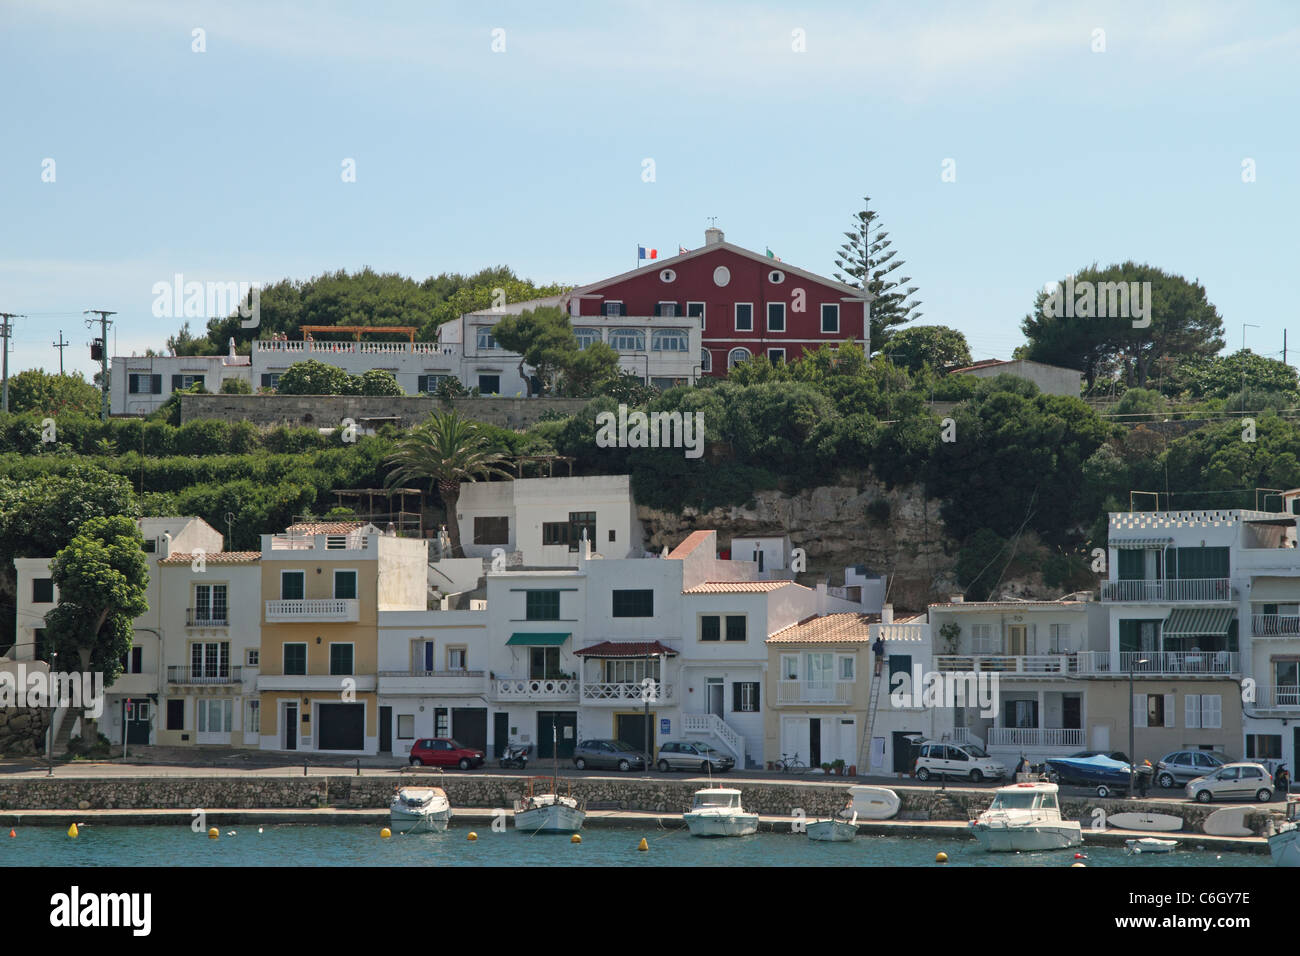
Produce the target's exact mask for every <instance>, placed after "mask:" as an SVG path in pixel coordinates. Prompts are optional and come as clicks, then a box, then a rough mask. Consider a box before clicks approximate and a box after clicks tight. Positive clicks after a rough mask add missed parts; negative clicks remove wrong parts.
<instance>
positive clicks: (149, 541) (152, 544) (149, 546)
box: [140, 538, 158, 554]
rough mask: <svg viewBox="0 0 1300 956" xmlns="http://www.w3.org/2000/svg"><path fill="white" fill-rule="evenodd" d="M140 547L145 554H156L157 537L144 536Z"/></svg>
mask: <svg viewBox="0 0 1300 956" xmlns="http://www.w3.org/2000/svg"><path fill="white" fill-rule="evenodd" d="M140 547H141V548H142V549H144V553H145V554H157V553H158V539H157V538H146V539H145V540H144V543H143V544H141V545H140Z"/></svg>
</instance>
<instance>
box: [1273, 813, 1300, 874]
mask: <svg viewBox="0 0 1300 956" xmlns="http://www.w3.org/2000/svg"><path fill="white" fill-rule="evenodd" d="M1298 817H1300V801H1298V800H1288V801H1287V804H1286V822H1285V823H1283V824H1282V825H1281V826H1279V827H1278V828H1277V830H1276V831H1274V832H1273V833H1271V834H1270V835H1269V838H1268V854H1269V856H1270V857H1272V858H1273V865H1274V866H1288V867H1290V866H1300V819H1297V818H1298Z"/></svg>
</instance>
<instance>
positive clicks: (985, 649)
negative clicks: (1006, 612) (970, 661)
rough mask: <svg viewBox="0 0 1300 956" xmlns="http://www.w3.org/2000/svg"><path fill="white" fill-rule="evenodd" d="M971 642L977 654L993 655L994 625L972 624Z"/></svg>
mask: <svg viewBox="0 0 1300 956" xmlns="http://www.w3.org/2000/svg"><path fill="white" fill-rule="evenodd" d="M970 633H971V640H972V641H973V642H974V644H975V653H976V654H991V653H993V625H992V624H972V625H971V629H970Z"/></svg>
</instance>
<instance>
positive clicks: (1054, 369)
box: [949, 359, 1083, 398]
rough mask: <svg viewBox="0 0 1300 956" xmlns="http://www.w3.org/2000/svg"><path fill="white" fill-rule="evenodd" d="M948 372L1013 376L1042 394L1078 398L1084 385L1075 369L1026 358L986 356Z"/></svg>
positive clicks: (987, 376) (1081, 376)
mask: <svg viewBox="0 0 1300 956" xmlns="http://www.w3.org/2000/svg"><path fill="white" fill-rule="evenodd" d="M949 374H950V375H974V376H975V377H976V378H997V377H998V376H999V375H1014V376H1016V377H1017V378H1024V379H1028V380H1029V381H1031V382H1033V383H1034V384H1035V385H1037V386H1038V390H1039V391H1040V392H1042V393H1043V394H1044V395H1069V396H1072V397H1074V398H1078V397H1079V392H1080V391H1081V390H1082V388H1083V373H1082V372H1080V371H1078V370H1077V369H1072V368H1062V367H1061V366H1059V365H1044V364H1043V363H1042V362H1033V361H1030V360H1029V359H1010V360H1004V359H985V360H984V361H982V362H976V363H975V364H974V365H966V366H963V367H962V368H954V369H950V370H949Z"/></svg>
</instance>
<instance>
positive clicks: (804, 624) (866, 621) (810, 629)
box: [767, 611, 880, 644]
mask: <svg viewBox="0 0 1300 956" xmlns="http://www.w3.org/2000/svg"><path fill="white" fill-rule="evenodd" d="M879 623H880V615H879V614H858V613H856V612H852V611H850V612H847V613H844V614H824V615H822V616H821V617H807V618H804V619H803V620H802V621H800V622H799V623H798V624H791V625H790V626H789V627H787V628H784V629H782V630H780V631H777V632H776V633H775V634H773V635H772V636H771V637H769V638H768V639H767V643H769V644H869V643H871V625H872V624H879Z"/></svg>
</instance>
